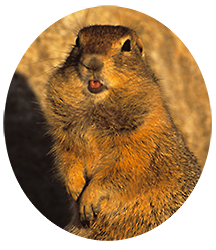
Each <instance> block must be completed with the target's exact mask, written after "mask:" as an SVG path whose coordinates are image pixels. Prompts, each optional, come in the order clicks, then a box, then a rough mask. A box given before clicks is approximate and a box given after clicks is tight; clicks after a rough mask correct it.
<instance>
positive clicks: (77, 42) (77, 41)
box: [75, 37, 80, 47]
mask: <svg viewBox="0 0 216 250" xmlns="http://www.w3.org/2000/svg"><path fill="white" fill-rule="evenodd" d="M75 43H76V47H79V46H80V39H79V37H77V39H76V42H75Z"/></svg>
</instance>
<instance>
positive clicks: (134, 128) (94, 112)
mask: <svg viewBox="0 0 216 250" xmlns="http://www.w3.org/2000/svg"><path fill="white" fill-rule="evenodd" d="M46 90H47V93H46V94H47V98H46V110H45V116H46V118H47V121H48V124H49V125H50V129H49V133H50V134H51V135H52V137H53V140H54V146H53V152H54V154H55V160H56V162H55V163H56V169H57V171H58V175H59V176H60V177H61V179H62V180H63V182H64V184H65V186H66V188H67V191H68V193H69V194H70V195H71V196H72V198H73V199H74V200H75V201H76V203H74V204H75V205H73V207H72V211H73V215H72V219H71V222H70V223H69V225H68V226H67V227H66V230H68V231H69V232H72V233H75V234H77V235H80V236H83V237H87V238H92V239H99V240H117V239H125V238H129V237H133V236H136V235H139V234H141V233H144V232H147V231H149V230H151V229H153V228H154V227H156V226H158V225H159V224H161V223H162V222H164V221H165V220H166V219H168V218H169V217H170V216H171V215H172V214H173V213H174V212H175V211H176V210H177V209H178V208H179V207H180V206H181V205H182V204H183V203H184V201H185V200H186V198H187V197H188V196H189V194H190V193H191V191H192V190H193V188H194V186H195V185H196V182H197V181H198V179H199V176H200V174H201V170H200V167H199V165H198V163H197V161H196V159H195V157H194V156H193V154H192V153H191V152H190V151H189V150H188V148H187V146H186V145H185V142H184V140H183V138H182V136H181V134H180V133H179V132H178V130H177V129H176V127H175V125H174V123H173V121H172V119H171V117H170V115H169V112H168V110H167V107H166V105H165V103H164V101H163V98H162V93H161V89H160V85H159V82H158V80H157V78H156V77H155V74H154V73H153V72H152V70H151V68H150V66H149V65H148V62H147V59H146V56H145V52H144V46H143V44H142V42H141V39H140V37H139V36H138V35H137V34H136V33H135V31H133V30H131V29H129V28H127V27H123V26H111V25H94V26H89V27H85V28H83V29H82V30H80V32H79V34H78V37H77V39H76V44H75V45H74V47H73V49H72V51H71V53H70V55H69V56H68V58H67V59H66V61H65V63H64V64H63V65H62V66H61V67H59V68H58V69H57V70H56V72H55V73H54V74H53V76H52V77H51V79H50V81H49V83H48V84H47V89H46Z"/></svg>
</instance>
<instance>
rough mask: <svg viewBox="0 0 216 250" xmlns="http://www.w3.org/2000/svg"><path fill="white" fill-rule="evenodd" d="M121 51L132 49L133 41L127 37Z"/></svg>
mask: <svg viewBox="0 0 216 250" xmlns="http://www.w3.org/2000/svg"><path fill="white" fill-rule="evenodd" d="M121 51H127V52H129V51H131V41H130V39H127V40H126V41H125V42H124V44H123V46H122V48H121Z"/></svg>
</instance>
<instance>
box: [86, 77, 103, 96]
mask: <svg viewBox="0 0 216 250" xmlns="http://www.w3.org/2000/svg"><path fill="white" fill-rule="evenodd" d="M88 83H89V85H88V90H89V91H90V92H91V93H94V94H97V93H101V92H102V91H103V90H104V85H103V84H102V83H101V82H100V81H97V80H89V82H88Z"/></svg>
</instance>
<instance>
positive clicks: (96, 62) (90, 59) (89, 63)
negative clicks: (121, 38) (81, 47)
mask: <svg viewBox="0 0 216 250" xmlns="http://www.w3.org/2000/svg"><path fill="white" fill-rule="evenodd" d="M82 64H83V65H84V66H85V67H86V68H87V69H88V70H92V71H94V72H95V71H100V70H101V69H102V67H103V61H102V58H100V57H99V56H92V55H90V56H87V57H85V58H84V60H83V62H82Z"/></svg>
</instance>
